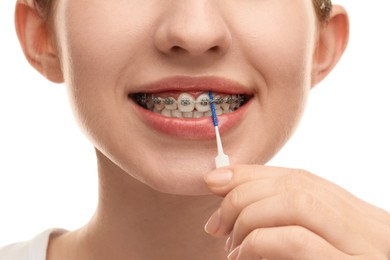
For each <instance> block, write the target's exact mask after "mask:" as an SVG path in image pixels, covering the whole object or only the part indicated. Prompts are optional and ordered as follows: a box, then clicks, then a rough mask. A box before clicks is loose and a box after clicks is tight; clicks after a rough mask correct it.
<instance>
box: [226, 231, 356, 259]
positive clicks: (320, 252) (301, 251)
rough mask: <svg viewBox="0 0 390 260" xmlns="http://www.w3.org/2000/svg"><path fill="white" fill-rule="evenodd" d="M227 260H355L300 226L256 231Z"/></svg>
mask: <svg viewBox="0 0 390 260" xmlns="http://www.w3.org/2000/svg"><path fill="white" fill-rule="evenodd" d="M228 259H229V260H236V259H268V260H272V259H286V260H287V259H300V260H309V259H310V260H311V259H318V260H328V259H338V260H350V259H352V257H351V256H349V255H347V254H345V253H343V252H341V251H340V250H338V249H336V248H334V247H333V246H332V245H331V244H329V243H328V242H327V241H325V240H323V239H322V238H321V237H319V236H318V235H316V234H314V233H312V232H311V231H310V230H307V229H305V228H302V227H300V226H284V227H273V228H260V229H255V230H253V231H252V232H251V233H250V234H249V235H248V236H247V237H246V238H245V240H244V241H243V242H242V244H241V245H240V246H239V247H237V248H236V249H235V250H233V251H232V252H231V253H230V254H229V257H228Z"/></svg>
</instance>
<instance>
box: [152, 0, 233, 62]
mask: <svg viewBox="0 0 390 260" xmlns="http://www.w3.org/2000/svg"><path fill="white" fill-rule="evenodd" d="M169 2H170V4H169V5H168V7H167V9H166V12H165V13H164V15H163V16H162V19H161V23H160V25H159V26H158V29H157V31H156V34H155V39H154V44H155V46H156V48H157V49H158V50H159V51H160V52H162V53H164V54H168V55H174V54H183V55H190V56H198V57H199V56H202V55H206V54H214V55H215V54H217V55H222V54H224V53H226V51H227V50H228V49H229V47H230V45H231V35H230V32H229V29H228V26H227V25H226V23H225V20H224V18H223V15H222V14H221V10H220V7H219V6H220V5H221V4H218V2H219V1H210V0H176V1H175V0H173V1H169Z"/></svg>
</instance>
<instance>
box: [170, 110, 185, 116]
mask: <svg viewBox="0 0 390 260" xmlns="http://www.w3.org/2000/svg"><path fill="white" fill-rule="evenodd" d="M172 117H176V118H181V117H183V115H182V113H181V112H180V111H179V110H172Z"/></svg>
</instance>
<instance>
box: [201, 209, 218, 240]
mask: <svg viewBox="0 0 390 260" xmlns="http://www.w3.org/2000/svg"><path fill="white" fill-rule="evenodd" d="M220 224H221V210H220V209H218V210H217V211H216V212H214V213H213V215H211V217H210V219H209V221H207V223H206V225H205V227H204V230H205V231H206V232H207V233H209V234H215V233H216V232H217V231H218V229H219V225H220Z"/></svg>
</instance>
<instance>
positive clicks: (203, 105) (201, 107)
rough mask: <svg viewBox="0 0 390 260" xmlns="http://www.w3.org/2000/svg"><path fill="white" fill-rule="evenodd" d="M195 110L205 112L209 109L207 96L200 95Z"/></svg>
mask: <svg viewBox="0 0 390 260" xmlns="http://www.w3.org/2000/svg"><path fill="white" fill-rule="evenodd" d="M195 108H196V110H197V111H199V112H207V111H209V110H210V109H211V108H210V103H209V95H207V94H202V95H200V96H199V97H198V98H197V99H196V104H195Z"/></svg>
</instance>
